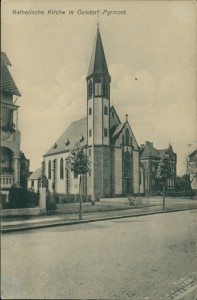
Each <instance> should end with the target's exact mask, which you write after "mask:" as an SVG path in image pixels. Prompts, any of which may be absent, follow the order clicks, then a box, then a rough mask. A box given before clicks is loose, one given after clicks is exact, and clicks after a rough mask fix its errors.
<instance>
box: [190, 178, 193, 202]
mask: <svg viewBox="0 0 197 300" xmlns="http://www.w3.org/2000/svg"><path fill="white" fill-rule="evenodd" d="M190 199H193V190H192V182H191V181H190Z"/></svg>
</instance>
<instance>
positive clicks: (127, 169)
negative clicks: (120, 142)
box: [124, 153, 131, 178]
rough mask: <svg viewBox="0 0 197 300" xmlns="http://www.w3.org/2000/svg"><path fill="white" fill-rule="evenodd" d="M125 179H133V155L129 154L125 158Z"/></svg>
mask: <svg viewBox="0 0 197 300" xmlns="http://www.w3.org/2000/svg"><path fill="white" fill-rule="evenodd" d="M124 177H125V178H130V177H131V155H130V154H129V153H126V154H125V156H124Z"/></svg>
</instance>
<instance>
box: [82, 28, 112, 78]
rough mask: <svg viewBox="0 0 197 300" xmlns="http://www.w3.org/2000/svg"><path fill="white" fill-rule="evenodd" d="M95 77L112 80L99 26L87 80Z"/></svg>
mask: <svg viewBox="0 0 197 300" xmlns="http://www.w3.org/2000/svg"><path fill="white" fill-rule="evenodd" d="M94 75H101V76H106V77H108V78H109V79H111V77H110V75H109V72H108V67H107V62H106V58H105V53H104V49H103V44H102V40H101V35H100V30H99V26H98V25H97V33H96V39H95V43H94V47H93V51H92V56H91V60H90V65H89V70H88V75H87V79H88V78H89V77H90V76H94Z"/></svg>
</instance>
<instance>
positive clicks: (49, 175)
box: [48, 160, 51, 179]
mask: <svg viewBox="0 0 197 300" xmlns="http://www.w3.org/2000/svg"><path fill="white" fill-rule="evenodd" d="M48 179H51V161H50V160H49V162H48Z"/></svg>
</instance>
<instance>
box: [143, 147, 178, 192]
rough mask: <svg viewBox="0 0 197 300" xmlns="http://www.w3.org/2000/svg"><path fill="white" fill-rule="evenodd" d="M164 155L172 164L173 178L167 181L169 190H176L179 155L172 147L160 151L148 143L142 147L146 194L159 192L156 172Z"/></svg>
mask: <svg viewBox="0 0 197 300" xmlns="http://www.w3.org/2000/svg"><path fill="white" fill-rule="evenodd" d="M163 153H165V154H166V155H168V157H169V159H170V163H171V176H170V178H168V179H167V189H168V190H169V189H170V190H173V189H174V188H175V179H176V164H177V155H176V153H174V151H173V148H172V146H171V145H169V147H168V148H166V149H161V150H159V149H156V148H155V147H154V146H153V143H152V142H149V141H146V142H145V144H143V145H141V146H140V161H141V163H142V164H143V169H144V189H145V192H146V193H150V194H151V193H153V192H155V191H157V190H158V186H157V181H156V171H157V167H158V164H159V161H160V158H161V155H162V154H163Z"/></svg>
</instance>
